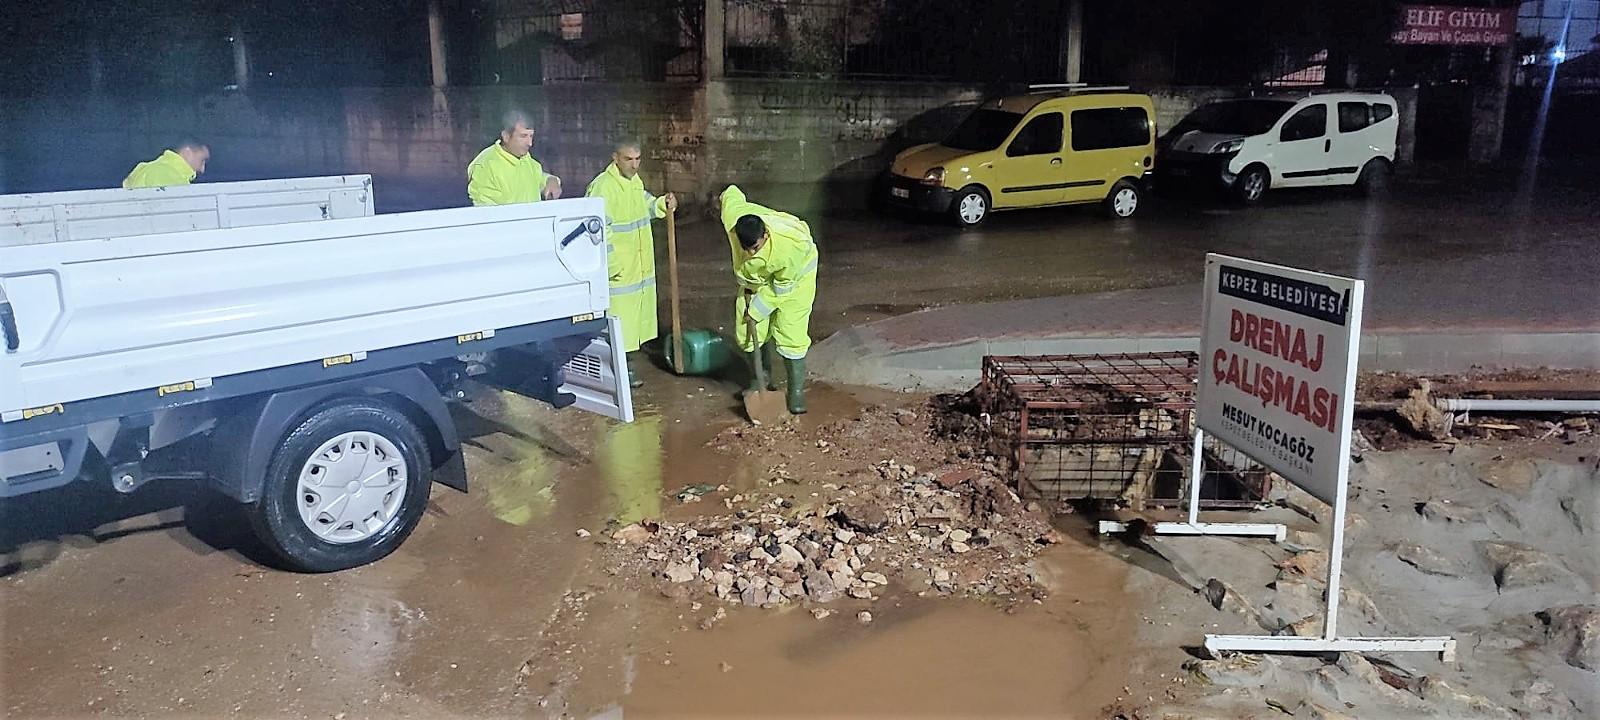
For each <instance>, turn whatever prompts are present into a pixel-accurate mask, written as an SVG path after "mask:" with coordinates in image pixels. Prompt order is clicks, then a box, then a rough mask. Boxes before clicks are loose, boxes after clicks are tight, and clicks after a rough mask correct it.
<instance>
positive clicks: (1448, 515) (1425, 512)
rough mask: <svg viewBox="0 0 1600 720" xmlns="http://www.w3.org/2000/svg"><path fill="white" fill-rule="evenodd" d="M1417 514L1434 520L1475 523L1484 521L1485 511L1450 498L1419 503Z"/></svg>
mask: <svg viewBox="0 0 1600 720" xmlns="http://www.w3.org/2000/svg"><path fill="white" fill-rule="evenodd" d="M1417 514H1419V515H1421V516H1423V517H1425V518H1427V519H1429V520H1432V521H1434V522H1445V523H1464V524H1473V523H1481V522H1483V511H1482V510H1478V509H1476V508H1469V507H1466V506H1464V505H1460V504H1457V503H1453V502H1450V501H1449V500H1438V499H1435V500H1428V501H1426V502H1423V503H1421V504H1419V505H1417Z"/></svg>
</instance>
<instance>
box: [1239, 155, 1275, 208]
mask: <svg viewBox="0 0 1600 720" xmlns="http://www.w3.org/2000/svg"><path fill="white" fill-rule="evenodd" d="M1270 187H1272V174H1271V173H1269V172H1267V169H1266V168H1264V167H1262V166H1260V165H1251V166H1250V167H1247V168H1245V169H1244V172H1242V173H1239V177H1237V178H1235V179H1234V181H1233V197H1234V199H1235V200H1238V201H1239V202H1240V203H1242V204H1245V205H1254V204H1256V203H1258V202H1261V198H1262V196H1264V195H1266V194H1267V189H1268V188H1270Z"/></svg>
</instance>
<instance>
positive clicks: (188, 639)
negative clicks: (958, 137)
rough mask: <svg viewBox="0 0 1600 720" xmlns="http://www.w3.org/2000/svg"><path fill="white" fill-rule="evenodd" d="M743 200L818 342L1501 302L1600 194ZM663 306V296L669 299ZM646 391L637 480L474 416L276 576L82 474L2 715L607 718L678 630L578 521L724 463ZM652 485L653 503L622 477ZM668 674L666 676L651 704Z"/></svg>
mask: <svg viewBox="0 0 1600 720" xmlns="http://www.w3.org/2000/svg"><path fill="white" fill-rule="evenodd" d="M749 190H750V192H751V195H752V197H753V199H755V200H757V201H759V202H764V203H767V204H771V205H774V206H777V207H780V208H784V209H791V210H793V211H795V212H797V214H800V215H802V216H804V217H807V218H808V219H810V220H811V221H812V222H813V225H814V227H815V229H816V230H817V235H818V240H819V242H820V244H821V245H822V249H823V275H822V276H821V278H822V279H821V290H820V300H819V306H818V308H817V314H816V319H815V325H814V335H815V336H816V337H817V338H819V339H820V338H821V337H823V336H825V335H826V334H828V333H831V332H834V331H837V330H838V329H840V328H843V327H847V326H849V325H852V324H856V323H860V322H866V321H871V320H874V319H879V318H882V317H886V316H889V315H894V314H898V313H903V312H909V311H913V310H917V309H920V308H925V307H933V306H939V305H945V304H952V303H966V302H977V301H990V300H1008V299H1020V298H1029V297H1040V296H1050V295H1058V294H1068V293H1084V292H1097V291H1105V290H1115V289H1126V288H1140V287H1155V286H1163V285H1173V284H1180V283H1188V282H1193V281H1195V280H1198V279H1199V277H1200V275H1201V273H1202V262H1201V260H1202V257H1203V255H1204V254H1205V253H1206V252H1208V251H1222V252H1229V253H1234V254H1239V255H1244V256H1248V257H1253V258H1258V259H1262V260H1267V261H1273V262H1280V263H1286V264H1291V265H1298V266H1303V267H1309V268H1317V269H1323V270H1328V271H1332V272H1341V273H1354V274H1356V275H1362V274H1363V273H1364V272H1365V271H1366V270H1367V269H1369V268H1372V267H1377V266H1399V265H1404V266H1408V267H1411V266H1414V267H1417V268H1419V271H1427V272H1443V273H1449V272H1451V271H1452V269H1455V268H1462V267H1471V266H1473V261H1474V259H1475V258H1481V257H1484V256H1488V255H1499V256H1506V257H1509V258H1512V259H1511V260H1508V261H1507V265H1506V266H1505V267H1503V268H1500V272H1498V273H1496V275H1495V277H1490V278H1481V277H1474V278H1464V279H1463V281H1466V282H1479V283H1483V285H1484V287H1485V291H1486V292H1500V293H1504V294H1506V295H1507V297H1514V296H1515V295H1516V294H1518V293H1526V292H1593V286H1594V285H1593V278H1594V277H1595V275H1596V273H1597V272H1600V252H1596V251H1595V248H1594V245H1595V243H1597V242H1600V232H1597V230H1596V228H1597V227H1600V223H1597V220H1600V211H1597V207H1600V203H1596V202H1595V201H1596V200H1597V199H1600V197H1597V196H1596V194H1595V193H1594V192H1593V191H1589V190H1584V189H1582V188H1572V187H1568V188H1557V189H1555V190H1552V191H1551V192H1549V193H1548V194H1546V195H1543V196H1541V197H1539V198H1536V199H1535V201H1534V202H1533V204H1532V206H1531V207H1530V208H1528V209H1526V210H1521V211H1519V210H1517V209H1516V207H1515V202H1514V200H1515V199H1514V197H1513V196H1512V195H1511V194H1510V193H1507V192H1499V191H1494V190H1474V191H1471V192H1467V191H1462V190H1460V189H1459V188H1455V187H1452V186H1451V185H1449V184H1447V183H1444V182H1437V183H1432V184H1410V185H1404V186H1402V187H1400V188H1399V189H1398V190H1397V193H1396V195H1395V197H1393V198H1392V199H1390V200H1388V201H1384V202H1368V201H1365V200H1360V199H1355V198H1351V197H1349V196H1348V195H1345V194H1343V193H1340V192H1337V191H1308V192H1297V193H1284V194H1282V195H1281V196H1280V197H1276V198H1273V199H1272V200H1270V201H1269V202H1268V203H1267V205H1265V206H1263V207H1258V208H1251V209H1237V208H1230V207H1225V206H1216V205H1211V204H1206V203H1179V202H1161V203H1159V204H1157V205H1155V206H1153V207H1151V208H1150V210H1151V212H1149V214H1148V215H1145V216H1143V217H1140V218H1138V219H1135V220H1133V221H1130V222H1122V223H1113V222H1111V221H1108V220H1104V219H1102V218H1100V217H1099V216H1098V215H1097V214H1095V212H1094V211H1093V209H1090V208H1081V209H1074V208H1066V209H1047V210H1038V211H1024V212H1014V213H1002V214H997V215H996V216H994V217H993V218H992V219H991V221H990V222H989V223H988V224H986V225H985V226H984V227H982V228H980V229H977V230H970V231H965V232H962V231H957V230H955V229H954V228H950V227H947V226H945V225H942V224H937V223H933V222H926V221H920V222H919V221H907V220H904V219H900V218H884V217H880V216H876V215H871V214H868V213H866V212H865V211H860V210H855V209H852V208H853V206H854V203H848V202H844V203H839V202H831V203H830V202H827V201H823V200H821V199H820V197H821V196H820V195H819V194H817V193H815V192H813V190H812V189H810V188H749ZM680 235H681V237H680V243H681V245H682V250H681V252H682V254H683V257H684V259H685V263H684V278H685V290H686V306H685V308H686V311H687V319H688V321H689V324H691V325H696V326H710V327H718V326H725V325H727V322H728V318H727V317H726V315H727V314H728V313H729V310H728V309H729V308H730V307H731V305H730V303H731V297H732V291H733V288H732V284H731V281H730V279H729V277H728V272H727V263H728V253H727V245H726V241H725V239H724V238H723V237H722V236H721V234H720V233H718V232H717V231H716V228H715V226H714V224H712V223H709V222H698V223H686V224H685V225H684V226H683V227H682V232H681V233H680ZM663 240H664V237H662V236H661V235H660V234H658V249H659V250H660V254H661V256H662V262H663V263H664V262H665V247H664V243H663V242H662V241H663ZM661 274H662V276H663V281H664V279H665V278H664V276H665V272H664V265H663V272H662V273H661ZM665 300H666V293H665V288H663V292H662V301H663V304H662V307H663V311H665ZM663 326H665V325H663ZM650 379H651V380H652V385H651V387H650V388H649V389H648V390H647V392H646V395H645V397H644V402H645V403H646V404H647V405H650V404H653V405H654V406H656V407H658V408H661V409H662V410H661V411H659V412H658V413H657V414H649V413H647V415H646V422H645V423H644V424H642V425H638V426H637V427H641V428H645V430H646V431H647V432H646V434H647V435H649V436H650V437H653V438H654V440H653V441H652V442H653V444H649V447H650V448H653V449H649V450H646V451H645V453H644V454H642V455H637V456H636V457H638V458H640V459H642V461H643V462H644V465H641V466H640V467H633V466H631V465H629V464H627V463H626V462H624V463H621V464H617V463H615V462H613V463H609V464H608V463H607V462H606V461H603V460H602V461H599V462H596V461H595V460H594V458H596V457H600V456H601V455H603V454H604V451H603V450H600V448H603V447H605V446H606V444H607V443H609V442H613V441H614V440H615V438H614V437H613V436H614V434H615V433H616V432H617V431H616V430H615V427H614V426H609V425H608V424H607V423H602V422H599V421H596V420H594V419H591V418H587V417H583V416H574V415H573V414H571V413H563V414H559V415H557V414H554V413H550V412H547V411H545V410H543V409H541V408H538V407H526V406H520V405H519V406H505V407H499V408H495V409H492V410H491V411H482V410H475V411H474V412H485V415H486V416H485V417H482V418H479V419H480V420H481V421H482V422H477V423H474V422H467V423H465V424H466V425H467V428H468V429H467V430H466V431H465V432H467V433H468V434H470V435H472V436H473V440H472V442H471V449H470V451H469V463H470V466H471V468H472V471H473V473H474V477H475V478H476V479H475V480H474V482H475V483H477V487H478V488H479V491H477V492H474V493H473V494H470V495H465V496H463V495H459V494H455V493H453V492H451V491H448V490H444V489H438V490H436V493H435V502H434V503H433V505H432V506H431V507H430V511H429V513H428V515H427V516H426V517H425V518H424V521H423V523H422V525H421V527H420V528H419V530H418V532H417V534H416V535H415V536H414V537H413V538H412V539H411V541H410V542H409V543H408V544H407V545H406V546H405V548H403V549H402V551H401V552H399V553H397V554H396V555H395V556H394V557H393V558H391V559H389V560H387V561H385V562H383V563H379V564H378V565H375V566H372V567H369V568H363V569H359V570H356V571H353V572H349V573H341V574H337V575H331V576H297V575H287V574H282V573H277V572H276V571H273V570H270V569H267V568H264V567H263V566H262V565H261V564H260V563H259V562H257V559H256V558H257V557H258V554H257V553H256V552H255V551H252V549H251V541H250V540H249V538H248V536H247V534H246V533H245V532H244V530H243V528H242V527H241V526H240V524H239V523H238V521H237V518H236V517H235V516H232V515H229V514H228V513H225V512H213V511H212V510H211V509H210V508H209V507H208V506H207V505H206V504H205V501H204V500H203V499H200V498H201V496H198V495H196V494H195V493H194V491H193V488H186V487H184V486H182V485H173V486H156V485H153V486H151V487H149V488H146V489H145V490H143V491H141V492H140V493H136V494H135V495H133V496H118V495H116V494H114V493H111V492H110V491H108V490H104V489H96V488H87V487H81V486H80V487H76V488H71V489H68V490H63V491H60V492H56V493H44V494H40V495H38V496H34V497H31V498H26V499H24V500H20V501H6V502H5V503H3V504H0V609H3V612H0V712H4V713H5V714H7V715H10V716H16V717H27V716H39V715H69V716H79V715H90V714H102V713H103V714H109V715H114V716H126V715H141V716H150V717H165V716H173V715H198V716H207V717H219V716H227V715H237V716H260V715H277V716H296V717H333V716H336V714H337V713H340V712H348V713H349V716H350V717H365V716H390V717H404V716H412V717H437V716H441V715H445V714H450V713H466V714H473V715H483V714H506V713H515V714H519V715H527V714H556V713H559V712H561V711H562V710H563V709H570V710H572V711H579V712H581V711H582V710H584V709H589V710H595V709H602V708H606V707H608V706H610V705H611V704H612V703H614V702H616V701H617V699H618V698H620V697H622V696H624V695H626V693H627V689H628V688H629V687H631V686H632V683H633V682H634V676H635V674H636V673H635V668H633V667H632V666H631V665H627V664H625V663H623V662H622V659H624V658H633V657H643V656H648V655H649V654H650V653H652V652H658V651H660V649H661V648H662V647H666V645H665V643H666V641H665V640H663V639H661V635H660V633H661V632H664V630H662V628H668V627H674V626H675V625H676V621H674V620H673V619H672V612H673V611H672V610H671V609H670V608H668V609H664V610H663V609H661V608H655V607H654V606H652V605H650V604H649V603H645V602H643V601H642V600H640V599H639V598H631V597H627V596H620V597H619V596H618V595H616V594H615V593H608V592H607V591H606V589H605V585H604V584H603V580H602V581H597V580H596V579H595V578H594V577H593V573H592V568H591V569H589V570H586V569H585V567H586V563H587V562H588V561H587V560H586V558H587V557H588V553H589V552H590V550H589V549H586V548H585V546H584V545H582V544H579V543H575V542H574V541H573V537H574V533H575V531H576V530H577V528H579V527H583V526H587V527H589V528H591V529H595V530H599V529H600V528H599V525H597V524H596V523H603V522H604V521H605V520H606V519H609V518H617V517H620V516H625V515H627V514H628V513H630V512H632V513H636V512H640V509H639V508H638V507H634V506H631V505H630V504H629V503H634V504H638V503H641V502H642V503H643V504H644V505H645V506H647V507H646V509H645V510H644V511H645V512H648V511H649V507H650V506H651V503H659V502H660V501H661V498H660V492H659V490H661V489H666V490H670V489H671V488H673V487H679V486H681V485H683V484H686V483H689V482H698V481H701V480H704V479H706V478H715V479H717V480H719V481H721V480H724V479H726V478H729V477H737V476H738V475H739V474H740V471H739V469H737V468H728V467H723V466H719V465H716V464H715V462H713V461H711V460H708V459H707V458H706V457H705V453H704V450H703V445H704V443H705V441H706V440H707V439H708V438H709V437H710V436H711V435H713V434H715V432H716V431H717V430H718V429H720V428H722V427H726V426H728V425H730V424H732V422H733V420H732V418H731V415H730V412H729V411H730V408H731V406H732V404H733V401H732V399H731V395H730V393H731V391H732V389H733V387H734V386H733V384H732V383H727V382H718V381H709V380H693V379H668V378H665V377H664V376H662V375H660V373H658V372H652V374H651V376H650ZM824 392H826V391H824ZM829 403H835V404H839V405H840V406H841V409H840V412H841V413H845V414H848V412H849V408H848V407H847V406H848V404H849V401H847V400H842V399H834V400H829V399H828V396H827V395H826V394H823V395H822V398H821V399H820V400H814V404H815V405H819V406H820V407H819V408H818V412H816V413H814V416H821V415H823V414H825V413H826V412H827V411H826V408H827V406H828V404H829ZM471 419H472V418H467V420H471ZM474 428H476V429H474ZM654 455H659V457H658V458H656V459H655V460H654V461H651V460H650V458H651V457H652V456H654ZM663 467H664V468H665V469H664V470H663ZM641 474H644V475H652V476H653V477H654V479H653V481H652V482H653V483H654V487H655V488H657V490H658V491H657V492H655V493H653V494H652V493H645V495H644V496H640V495H639V494H638V493H632V494H631V495H630V493H618V492H617V491H616V490H615V489H614V487H613V486H615V485H617V484H619V483H622V484H626V483H627V482H629V481H628V480H627V479H626V478H637V477H639V476H640V475H641ZM668 476H670V477H668ZM623 496H631V497H632V499H631V500H627V499H626V498H624V497H623ZM619 498H620V499H619ZM641 498H642V499H641ZM652 498H653V499H652ZM597 582H598V583H599V584H596V583H597ZM574 593H580V594H579V595H574ZM575 597H577V598H580V599H581V598H585V597H587V598H589V599H587V600H583V601H582V602H579V601H578V600H575V599H574V598H575ZM785 622H787V621H785ZM808 627H810V626H805V628H808ZM805 628H803V627H801V626H799V625H796V626H793V627H789V626H784V627H783V628H782V629H778V630H773V629H771V628H768V629H759V628H753V629H752V633H755V635H754V636H757V637H759V636H762V634H763V633H765V634H766V635H772V634H774V633H777V634H782V633H792V634H804V633H805V632H807V631H806V630H805ZM983 632H987V631H983ZM597 648H598V650H597ZM746 650H748V647H747V648H746ZM685 652H688V651H687V650H685ZM719 652H720V651H719ZM668 654H669V655H670V653H668ZM755 654H756V655H758V656H759V655H760V653H759V652H756V653H755ZM573 656H578V657H589V658H600V659H599V660H595V661H591V662H590V663H589V665H587V666H585V667H582V668H577V669H574V666H569V665H566V664H564V663H563V661H562V660H561V659H562V658H566V657H573ZM707 657H713V656H712V655H707ZM763 657H764V656H763ZM758 661H762V662H764V660H758V658H756V657H752V658H751V659H749V660H746V661H745V662H747V663H756V662H758ZM627 662H628V663H631V662H632V660H627ZM712 677H716V676H712ZM703 679H704V678H702V680H703ZM642 682H644V685H643V686H642V687H645V688H647V689H648V688H649V687H652V685H651V683H652V682H656V681H652V680H651V679H650V677H649V676H647V677H646V678H645V680H644V681H642ZM677 682H681V680H673V681H672V682H669V683H665V684H663V683H660V682H656V687H657V690H656V692H658V693H659V694H658V695H657V696H656V697H657V698H658V699H661V698H666V700H664V702H665V703H666V704H665V705H658V706H657V708H658V709H662V708H665V707H670V706H671V702H670V698H671V692H672V691H673V689H674V688H675V687H676V684H675V683H677ZM713 684H714V683H713ZM550 698H554V699H555V700H556V704H554V705H541V704H539V703H540V702H544V701H548V700H549V699H550ZM646 704H648V703H646Z"/></svg>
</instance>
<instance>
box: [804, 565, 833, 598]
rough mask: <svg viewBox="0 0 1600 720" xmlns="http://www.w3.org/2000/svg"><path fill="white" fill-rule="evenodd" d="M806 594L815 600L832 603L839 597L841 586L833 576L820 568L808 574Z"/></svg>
mask: <svg viewBox="0 0 1600 720" xmlns="http://www.w3.org/2000/svg"><path fill="white" fill-rule="evenodd" d="M805 584H806V594H807V596H809V597H810V598H811V600H812V601H813V602H819V603H830V602H833V601H835V600H838V599H839V586H838V585H836V584H834V582H833V576H831V575H829V574H828V573H825V572H822V571H820V570H818V571H816V572H811V573H807V574H806V581H805Z"/></svg>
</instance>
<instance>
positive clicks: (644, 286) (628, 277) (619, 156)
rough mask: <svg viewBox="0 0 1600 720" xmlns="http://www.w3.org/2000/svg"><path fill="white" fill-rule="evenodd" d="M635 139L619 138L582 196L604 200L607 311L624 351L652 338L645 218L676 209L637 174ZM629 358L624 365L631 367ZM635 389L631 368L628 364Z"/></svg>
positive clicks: (650, 248) (651, 255) (651, 249)
mask: <svg viewBox="0 0 1600 720" xmlns="http://www.w3.org/2000/svg"><path fill="white" fill-rule="evenodd" d="M640 154H641V153H640V151H639V143H637V142H633V141H631V140H623V141H619V142H617V143H616V145H614V146H613V147H612V149H611V165H610V166H609V167H607V168H606V170H605V172H602V173H600V174H599V175H597V176H595V178H594V180H593V181H591V182H590V183H589V190H588V191H587V192H586V193H584V194H585V195H586V196H588V197H597V198H602V199H604V200H605V201H606V265H607V267H608V270H609V272H610V274H611V314H612V315H614V316H616V318H617V321H618V322H620V323H621V324H622V343H623V347H622V349H623V351H624V352H629V353H632V352H635V351H637V350H638V349H639V346H640V345H642V344H644V343H646V342H649V341H651V340H654V339H656V336H657V335H658V334H659V331H658V329H657V327H656V241H655V236H654V235H653V234H652V233H651V231H650V221H651V220H654V219H655V218H662V217H666V216H667V213H668V212H671V211H674V210H677V209H678V198H677V197H676V196H674V195H673V194H672V193H667V194H666V195H663V196H661V197H656V196H655V195H651V194H650V191H649V190H646V189H645V187H644V181H643V180H641V179H640V178H639V161H640ZM631 364H632V363H631V361H630V365H631ZM628 377H629V378H631V380H630V384H632V385H633V387H639V386H640V385H642V384H643V381H641V380H640V379H639V373H638V371H637V368H634V367H629V368H628Z"/></svg>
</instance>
